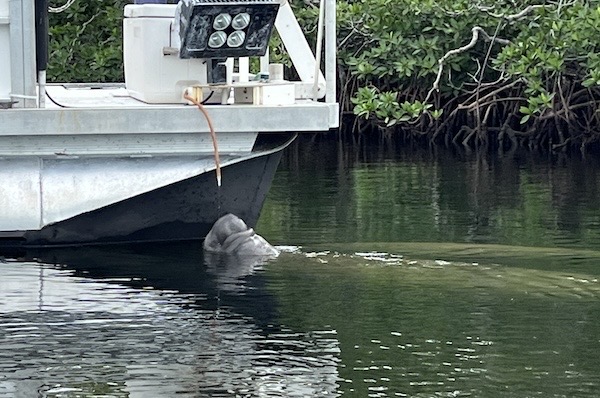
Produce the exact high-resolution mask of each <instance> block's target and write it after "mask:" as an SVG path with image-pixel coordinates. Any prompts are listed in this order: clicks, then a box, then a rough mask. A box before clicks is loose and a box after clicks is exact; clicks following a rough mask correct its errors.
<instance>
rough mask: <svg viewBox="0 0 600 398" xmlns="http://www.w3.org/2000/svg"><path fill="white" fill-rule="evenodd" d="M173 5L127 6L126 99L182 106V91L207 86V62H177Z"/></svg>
mask: <svg viewBox="0 0 600 398" xmlns="http://www.w3.org/2000/svg"><path fill="white" fill-rule="evenodd" d="M176 7H177V5H175V4H129V5H126V6H125V19H124V20H123V58H124V59H123V62H124V66H125V85H126V87H127V90H128V91H129V95H131V96H132V97H133V98H136V99H138V100H141V101H144V102H147V103H152V104H174V103H185V102H186V100H184V99H183V91H184V90H185V88H186V87H189V86H192V85H195V84H206V76H207V74H206V64H205V62H206V60H204V59H179V55H177V54H173V55H164V51H163V49H165V48H169V47H171V48H172V47H177V48H178V47H179V38H178V37H176V35H175V33H174V32H173V30H174V29H173V23H174V19H173V17H174V15H175V8H176Z"/></svg>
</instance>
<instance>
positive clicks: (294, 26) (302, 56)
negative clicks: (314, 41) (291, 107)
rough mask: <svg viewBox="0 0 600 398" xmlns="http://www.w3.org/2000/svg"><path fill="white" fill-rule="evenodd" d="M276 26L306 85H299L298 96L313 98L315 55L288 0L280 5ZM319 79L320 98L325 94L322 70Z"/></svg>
mask: <svg viewBox="0 0 600 398" xmlns="http://www.w3.org/2000/svg"><path fill="white" fill-rule="evenodd" d="M275 28H276V29H277V33H279V36H280V37H281V41H282V42H283V45H284V46H285V49H286V50H287V52H288V54H289V56H290V59H291V60H292V63H293V64H294V67H295V68H296V72H298V76H300V80H302V82H304V83H305V85H298V86H297V91H296V97H297V98H313V97H314V94H313V89H312V85H313V82H314V81H315V70H316V68H315V63H316V61H315V55H314V54H313V52H312V50H311V49H310V46H309V45H308V43H307V42H306V38H305V37H304V32H302V28H301V27H300V24H299V23H298V20H296V16H295V15H294V11H293V10H292V7H291V6H290V4H289V3H288V1H287V0H284V1H283V2H282V4H281V6H280V7H279V13H278V14H277V18H276V19H275ZM318 79H319V98H323V97H324V96H325V78H324V77H323V74H322V73H321V72H320V71H319V77H318Z"/></svg>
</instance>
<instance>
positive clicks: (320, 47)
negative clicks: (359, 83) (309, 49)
mask: <svg viewBox="0 0 600 398" xmlns="http://www.w3.org/2000/svg"><path fill="white" fill-rule="evenodd" d="M324 20H325V4H324V2H323V0H320V1H319V23H318V25H317V46H316V47H317V48H316V49H315V81H314V86H313V90H314V100H315V101H317V100H318V99H319V75H320V74H321V73H320V72H321V52H322V51H323V24H324ZM326 80H327V79H326Z"/></svg>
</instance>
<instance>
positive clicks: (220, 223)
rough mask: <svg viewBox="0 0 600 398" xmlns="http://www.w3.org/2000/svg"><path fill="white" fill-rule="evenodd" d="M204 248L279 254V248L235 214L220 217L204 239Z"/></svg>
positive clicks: (220, 250) (253, 253) (239, 252)
mask: <svg viewBox="0 0 600 398" xmlns="http://www.w3.org/2000/svg"><path fill="white" fill-rule="evenodd" d="M203 246H204V250H205V251H207V252H212V253H225V254H235V255H239V256H277V255H279V250H277V249H276V248H274V247H273V246H271V244H269V242H267V241H266V240H265V239H264V238H263V237H262V236H260V235H258V234H257V233H256V232H254V230H253V229H252V228H249V227H248V226H247V225H246V223H245V222H244V221H243V220H242V219H241V218H239V217H238V216H236V215H234V214H231V213H229V214H226V215H224V216H223V217H221V218H219V219H218V220H217V221H216V222H215V224H214V225H213V227H212V229H211V230H210V231H209V233H208V234H207V235H206V238H205V239H204V245H203Z"/></svg>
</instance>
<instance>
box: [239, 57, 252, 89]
mask: <svg viewBox="0 0 600 398" xmlns="http://www.w3.org/2000/svg"><path fill="white" fill-rule="evenodd" d="M249 75H250V58H248V57H241V58H238V81H239V82H240V83H246V82H248V80H249V77H250V76H249Z"/></svg>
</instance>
